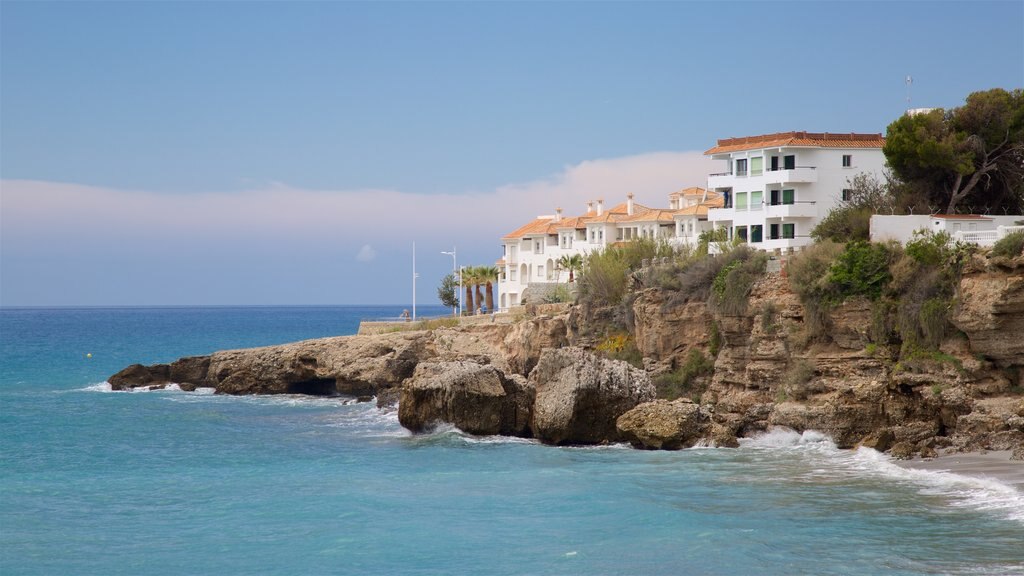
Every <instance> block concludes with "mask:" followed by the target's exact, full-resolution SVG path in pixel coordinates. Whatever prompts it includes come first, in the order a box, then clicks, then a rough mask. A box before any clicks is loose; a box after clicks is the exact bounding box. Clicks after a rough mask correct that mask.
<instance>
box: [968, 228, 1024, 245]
mask: <svg viewBox="0 0 1024 576" xmlns="http://www.w3.org/2000/svg"><path fill="white" fill-rule="evenodd" d="M1014 232H1024V226H996V229H995V230H971V231H969V232H964V231H963V230H957V231H956V232H953V239H954V240H956V241H958V242H969V243H971V244H977V245H978V246H993V245H994V244H995V243H996V242H998V241H1000V240H1002V239H1003V238H1006V236H1007V235H1008V234H1013V233H1014Z"/></svg>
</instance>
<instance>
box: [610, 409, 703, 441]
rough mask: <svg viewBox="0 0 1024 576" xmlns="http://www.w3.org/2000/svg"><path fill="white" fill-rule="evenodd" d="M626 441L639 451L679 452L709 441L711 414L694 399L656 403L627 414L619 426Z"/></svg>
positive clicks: (619, 422) (621, 417)
mask: <svg viewBox="0 0 1024 576" xmlns="http://www.w3.org/2000/svg"><path fill="white" fill-rule="evenodd" d="M615 425H616V427H617V428H618V430H619V434H620V435H621V436H622V438H623V439H624V440H626V441H627V442H629V443H630V444H632V445H633V446H635V447H637V448H648V449H654V450H679V449H680V448H689V447H691V446H693V445H694V444H696V443H697V442H699V441H701V440H703V439H705V438H707V437H708V436H709V432H710V430H711V418H710V415H709V414H708V413H707V412H706V411H705V410H702V409H701V407H700V406H699V405H697V404H694V403H693V402H692V401H691V400H687V399H685V398H681V399H679V400H672V401H669V400H655V401H654V402H647V403H644V404H640V405H639V406H637V407H636V408H633V409H632V410H630V411H629V412H626V413H625V414H623V415H622V416H619V419H618V420H617V421H616V423H615Z"/></svg>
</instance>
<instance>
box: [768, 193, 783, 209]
mask: <svg viewBox="0 0 1024 576" xmlns="http://www.w3.org/2000/svg"><path fill="white" fill-rule="evenodd" d="M768 203H769V204H771V205H772V206H778V205H779V204H782V190H772V191H770V192H769V193H768Z"/></svg>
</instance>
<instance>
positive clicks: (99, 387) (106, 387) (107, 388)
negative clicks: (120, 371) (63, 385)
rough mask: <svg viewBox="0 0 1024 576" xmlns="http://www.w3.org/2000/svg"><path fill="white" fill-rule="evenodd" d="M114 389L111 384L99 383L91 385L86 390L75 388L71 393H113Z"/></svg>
mask: <svg viewBox="0 0 1024 576" xmlns="http://www.w3.org/2000/svg"><path fill="white" fill-rule="evenodd" d="M113 391H114V388H113V387H112V386H111V385H110V382H99V383H97V384H90V385H88V386H86V387H85V388H75V389H74V390H70V392H113Z"/></svg>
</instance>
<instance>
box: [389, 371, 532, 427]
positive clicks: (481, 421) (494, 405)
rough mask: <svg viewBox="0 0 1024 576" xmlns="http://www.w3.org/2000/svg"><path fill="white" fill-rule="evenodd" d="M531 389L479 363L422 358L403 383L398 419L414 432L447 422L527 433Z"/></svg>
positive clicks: (521, 380) (519, 378)
mask: <svg viewBox="0 0 1024 576" xmlns="http://www.w3.org/2000/svg"><path fill="white" fill-rule="evenodd" d="M532 406H533V388H532V387H531V386H530V384H529V382H528V381H527V380H526V378H524V377H522V376H519V375H518V374H516V375H512V376H506V375H505V374H504V373H503V372H501V371H500V370H498V369H497V368H495V367H494V366H491V365H485V364H477V363H475V362H465V361H457V362H424V363H420V364H419V365H418V366H417V367H416V372H415V374H413V376H412V378H409V379H408V380H406V382H405V384H404V385H403V386H402V393H401V400H400V401H399V403H398V421H399V422H401V424H402V426H404V427H406V428H408V429H409V430H412V431H413V432H422V431H425V430H429V429H431V428H433V427H434V426H435V425H436V424H438V423H441V422H445V423H450V424H453V425H455V426H457V427H458V428H459V429H461V430H464V431H466V432H469V433H470V434H481V435H488V434H502V435H506V436H529V433H530V428H529V424H530V411H531V409H532Z"/></svg>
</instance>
